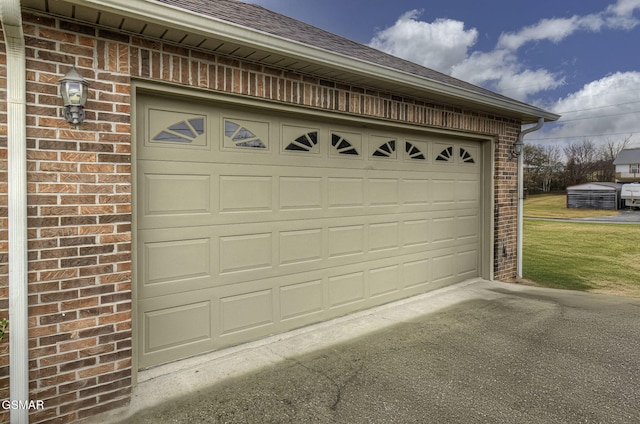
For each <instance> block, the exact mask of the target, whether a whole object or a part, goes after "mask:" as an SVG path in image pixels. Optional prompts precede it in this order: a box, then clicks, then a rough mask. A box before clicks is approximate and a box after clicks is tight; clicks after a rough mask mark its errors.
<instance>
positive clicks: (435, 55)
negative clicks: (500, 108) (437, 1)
mask: <svg viewBox="0 0 640 424" xmlns="http://www.w3.org/2000/svg"><path fill="white" fill-rule="evenodd" d="M638 9H640V0H618V1H617V2H616V3H615V4H612V5H610V6H608V7H607V8H605V9H604V10H602V11H600V12H597V13H592V14H588V15H575V16H572V17H569V18H550V19H542V20H540V21H539V22H538V23H536V24H534V25H530V26H526V27H524V28H522V29H521V30H519V31H516V32H513V33H503V34H501V36H500V38H499V40H498V42H497V44H496V47H495V48H494V49H493V50H491V51H488V52H480V51H475V52H472V53H469V50H470V49H471V47H473V45H474V44H475V43H476V41H477V38H478V31H477V30H476V29H475V28H471V29H465V27H464V22H460V21H455V20H451V19H437V20H435V21H433V22H424V21H420V20H419V17H420V11H417V10H412V11H410V12H407V13H405V14H403V15H402V16H401V17H400V18H399V19H398V20H397V21H396V22H395V24H394V25H393V26H391V27H389V28H386V29H384V30H381V31H379V32H378V33H377V34H376V35H375V37H374V38H373V39H372V40H371V42H370V44H369V45H370V46H372V47H374V48H377V49H379V50H382V51H385V52H387V53H391V54H393V55H396V56H399V57H402V58H404V59H407V60H411V61H413V62H416V63H419V64H421V65H423V66H426V67H428V68H431V69H435V70H438V71H441V72H444V73H447V74H450V75H452V76H454V77H456V78H459V79H462V80H465V81H468V82H471V83H473V84H476V85H482V86H485V87H487V88H489V89H492V90H495V91H498V92H500V93H503V94H505V95H507V96H509V97H513V98H516V99H519V100H527V99H528V98H529V97H530V96H532V95H534V94H536V93H539V92H542V91H545V90H551V89H554V88H557V87H559V86H561V85H562V84H564V81H565V79H564V76H563V75H561V74H558V73H554V72H551V71H549V70H547V69H542V68H538V69H535V68H530V67H526V66H525V65H524V64H523V62H522V61H521V60H520V58H519V56H518V50H519V49H520V48H521V47H522V46H524V45H525V44H527V43H531V42H536V41H542V40H547V41H551V42H555V43H559V42H561V41H562V40H564V39H565V38H567V37H569V36H571V35H572V34H574V33H576V32H578V31H588V32H597V31H601V30H603V29H625V30H628V29H632V28H634V27H635V26H637V25H639V24H640V19H637V18H635V17H634V12H635V11H636V10H638Z"/></svg>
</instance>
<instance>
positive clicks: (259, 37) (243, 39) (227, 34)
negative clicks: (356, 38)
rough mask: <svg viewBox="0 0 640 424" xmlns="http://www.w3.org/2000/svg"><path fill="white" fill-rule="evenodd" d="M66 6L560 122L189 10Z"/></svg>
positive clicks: (117, 0) (149, 2) (84, 1)
mask: <svg viewBox="0 0 640 424" xmlns="http://www.w3.org/2000/svg"><path fill="white" fill-rule="evenodd" d="M67 1H68V2H69V3H73V4H77V5H83V6H88V7H93V8H96V9H99V10H105V11H110V12H112V13H116V14H120V15H124V16H130V17H134V18H136V19H140V20H143V21H146V22H153V23H157V24H160V25H163V26H165V27H171V28H176V29H181V30H183V31H187V32H193V33H197V34H200V35H205V36H213V37H216V38H220V39H222V40H225V41H229V42H233V43H236V44H241V45H245V46H251V47H253V48H256V49H260V50H266V51H270V52H273V53H277V54H280V55H283V56H287V57H292V58H296V59H299V60H304V61H307V62H312V63H316V64H320V65H323V66H327V67H331V68H336V69H340V70H343V71H348V72H355V73H357V74H360V75H363V76H367V77H369V78H373V79H378V80H387V81H389V82H393V83H396V84H397V83H400V84H402V85H406V86H408V87H412V88H414V89H416V90H422V91H428V92H431V93H434V94H437V95H441V96H445V97H450V98H455V99H458V100H465V101H468V102H470V103H476V104H480V105H484V106H487V107H491V108H497V109H502V110H505V111H509V112H511V113H516V114H518V115H524V116H529V117H531V119H532V120H535V121H537V119H538V118H545V120H546V121H556V120H558V119H559V118H560V116H559V115H556V114H554V113H551V112H547V111H544V110H542V109H539V108H536V107H533V106H528V105H526V104H523V103H520V102H517V101H510V100H508V99H497V98H493V97H490V96H485V95H482V94H481V93H477V92H474V91H471V90H467V89H464V88H461V87H456V86H453V85H450V84H446V83H443V82H440V81H434V80H431V79H428V78H425V77H420V76H417V75H414V74H411V73H408V72H403V71H401V70H398V69H394V68H389V67H386V66H382V65H378V64H375V63H371V62H367V61H364V60H360V59H354V58H352V57H349V56H346V55H343V54H339V53H335V52H332V51H329V50H326V49H322V48H319V47H314V46H310V45H308V44H304V43H300V42H297V41H295V40H290V39H287V38H283V37H280V36H277V35H273V34H269V33H266V32H263V31H259V30H256V29H253V28H249V27H245V26H242V25H238V24H235V23H233V22H229V21H225V20H223V19H218V18H214V17H211V16H205V15H201V14H198V13H195V12H192V11H190V10H186V9H182V8H179V7H175V6H171V5H167V4H163V3H158V2H156V1H153V0H67Z"/></svg>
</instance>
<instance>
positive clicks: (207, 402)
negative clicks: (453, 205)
mask: <svg viewBox="0 0 640 424" xmlns="http://www.w3.org/2000/svg"><path fill="white" fill-rule="evenodd" d="M484 290H485V291H486V292H487V293H489V292H490V297H493V298H486V297H485V298H482V297H480V298H478V299H473V300H466V301H463V302H461V303H458V304H456V305H454V306H450V307H448V308H446V309H442V310H440V311H437V312H434V313H431V314H427V315H423V316H421V317H420V318H419V319H415V320H411V321H408V322H404V323H399V324H395V325H393V326H390V327H387V328H385V329H383V330H380V331H377V332H375V333H371V334H368V335H366V336H363V337H359V338H357V339H354V340H352V341H350V342H348V343H343V344H340V345H336V346H333V347H331V348H326V349H323V350H319V351H316V352H314V353H311V354H307V355H303V356H297V357H288V358H285V359H284V360H283V361H282V362H280V363H279V364H276V365H274V366H270V367H266V368H263V369H260V370H258V371H257V372H253V373H251V374H248V375H245V376H242V377H238V378H234V379H229V380H226V381H223V382H221V383H219V384H216V385H214V386H212V387H209V388H207V389H204V390H200V391H198V392H196V393H193V394H192V395H190V396H186V397H183V398H179V399H177V400H173V401H170V402H168V403H165V404H163V405H162V406H160V407H157V408H154V409H153V410H146V411H141V412H139V413H138V414H136V415H135V416H133V417H130V418H129V419H128V420H127V421H126V422H128V423H137V424H142V423H154V424H158V423H160V424H161V423H193V424H196V423H198V424H200V423H243V424H247V423H403V424H404V423H428V422H433V423H436V422H437V423H567V422H574V423H577V422H606V423H632V422H640V412H639V408H638V405H640V390H639V389H638V384H639V383H640V340H639V339H640V319H639V318H640V300H638V299H628V298H620V297H612V296H604V295H593V294H585V293H576V292H566V291H558V290H551V289H541V288H522V287H520V286H518V289H517V290H516V289H513V290H512V289H510V288H509V285H500V286H495V287H494V286H488V288H486V289H484Z"/></svg>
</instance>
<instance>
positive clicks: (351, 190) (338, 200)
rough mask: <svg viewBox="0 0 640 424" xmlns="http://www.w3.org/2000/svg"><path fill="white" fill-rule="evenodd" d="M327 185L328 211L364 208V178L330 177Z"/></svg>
mask: <svg viewBox="0 0 640 424" xmlns="http://www.w3.org/2000/svg"><path fill="white" fill-rule="evenodd" d="M327 185H328V190H327V192H328V193H327V199H328V200H327V208H328V209H332V208H346V207H359V208H361V207H363V206H364V178H354V177H330V178H328V181H327Z"/></svg>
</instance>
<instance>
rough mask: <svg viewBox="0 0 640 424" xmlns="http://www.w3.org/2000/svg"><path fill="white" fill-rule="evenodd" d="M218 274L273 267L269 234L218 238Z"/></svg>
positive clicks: (271, 240)
mask: <svg viewBox="0 0 640 424" xmlns="http://www.w3.org/2000/svg"><path fill="white" fill-rule="evenodd" d="M218 252H219V263H220V274H225V273H232V272H239V271H250V270H258V269H264V268H271V267H272V266H273V237H272V234H271V233H259V234H244V235H238V236H223V237H220V244H219V249H218Z"/></svg>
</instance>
